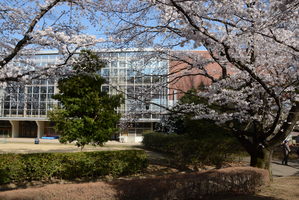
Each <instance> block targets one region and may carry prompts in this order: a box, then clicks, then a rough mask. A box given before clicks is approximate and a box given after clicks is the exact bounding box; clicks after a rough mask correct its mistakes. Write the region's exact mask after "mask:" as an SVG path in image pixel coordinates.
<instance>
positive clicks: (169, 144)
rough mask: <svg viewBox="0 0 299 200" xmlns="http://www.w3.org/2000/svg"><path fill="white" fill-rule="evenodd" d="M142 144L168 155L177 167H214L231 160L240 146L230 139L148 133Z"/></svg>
mask: <svg viewBox="0 0 299 200" xmlns="http://www.w3.org/2000/svg"><path fill="white" fill-rule="evenodd" d="M142 143H143V144H144V146H145V147H146V148H149V149H152V150H156V151H159V152H163V153H169V154H171V155H172V156H173V158H174V159H175V161H176V163H177V165H181V166H184V165H186V164H196V165H216V167H221V165H222V163H223V162H225V161H230V160H232V155H233V154H234V153H237V152H240V149H241V148H240V145H239V144H238V143H236V141H235V140H233V139H231V138H225V139H223V138H211V137H210V138H203V139H192V138H190V137H187V136H185V135H176V134H170V135H166V134H163V133H148V134H145V135H144V138H143V141H142Z"/></svg>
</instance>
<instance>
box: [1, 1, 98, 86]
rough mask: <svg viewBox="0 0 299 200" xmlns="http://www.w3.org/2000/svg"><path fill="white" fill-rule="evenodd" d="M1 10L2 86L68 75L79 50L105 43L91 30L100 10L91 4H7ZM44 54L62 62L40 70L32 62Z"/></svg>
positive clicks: (4, 3) (54, 2)
mask: <svg viewBox="0 0 299 200" xmlns="http://www.w3.org/2000/svg"><path fill="white" fill-rule="evenodd" d="M0 7H1V9H0V84H2V83H4V82H8V81H23V80H28V79H32V78H39V77H41V76H51V75H53V74H63V73H66V72H67V70H65V69H64V70H60V69H61V68H62V67H63V66H65V65H67V64H70V65H71V64H72V59H71V57H72V56H73V54H74V53H75V52H76V51H77V50H78V49H80V48H86V47H88V46H91V45H92V46H94V45H96V44H99V43H100V42H102V41H103V39H101V38H99V37H96V36H95V35H92V34H91V31H90V30H89V24H91V23H92V22H94V21H97V19H96V16H97V10H100V9H99V7H98V6H97V5H95V4H94V2H92V1H89V0H9V1H8V0H3V1H0ZM41 50H51V51H57V52H58V53H59V54H60V55H61V57H60V60H59V61H57V62H56V63H51V64H49V65H47V66H38V65H37V64H36V62H33V61H32V58H34V54H38V51H41Z"/></svg>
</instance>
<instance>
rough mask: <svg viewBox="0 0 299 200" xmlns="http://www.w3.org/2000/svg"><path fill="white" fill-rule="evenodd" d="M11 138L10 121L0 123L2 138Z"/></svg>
mask: <svg viewBox="0 0 299 200" xmlns="http://www.w3.org/2000/svg"><path fill="white" fill-rule="evenodd" d="M10 136H11V124H10V123H9V121H0V137H10Z"/></svg>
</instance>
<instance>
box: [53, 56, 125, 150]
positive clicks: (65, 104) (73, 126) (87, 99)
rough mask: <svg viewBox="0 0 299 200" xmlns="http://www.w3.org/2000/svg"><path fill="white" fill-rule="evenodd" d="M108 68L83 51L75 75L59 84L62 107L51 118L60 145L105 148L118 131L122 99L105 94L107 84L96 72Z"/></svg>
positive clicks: (58, 96) (96, 58)
mask: <svg viewBox="0 0 299 200" xmlns="http://www.w3.org/2000/svg"><path fill="white" fill-rule="evenodd" d="M103 66H104V63H103V62H102V61H100V59H99V58H98V57H97V55H96V54H94V53H92V52H90V51H82V53H81V54H80V56H79V58H78V59H77V62H76V63H75V65H74V72H75V73H74V74H73V75H71V76H69V77H67V78H63V79H61V80H59V81H58V89H59V93H58V94H56V95H54V99H56V100H58V101H59V102H60V103H61V106H60V107H59V108H57V109H55V110H54V111H52V112H51V113H50V114H49V118H50V120H51V121H53V122H55V130H56V131H57V132H58V133H59V134H61V137H60V142H62V143H67V142H73V141H76V145H77V146H78V147H81V148H83V147H84V145H86V144H93V145H103V143H104V142H106V141H108V140H109V139H110V138H111V135H112V134H113V133H115V132H116V131H117V130H118V129H117V126H116V125H117V123H118V121H119V119H120V114H118V113H117V112H116V108H117V107H119V106H120V104H121V103H122V101H123V98H122V96H121V95H108V94H107V93H106V92H104V91H102V89H101V86H102V84H103V83H104V82H105V79H103V78H102V77H101V76H100V75H98V74H97V73H96V72H97V71H98V70H100V69H101V68H102V67H103Z"/></svg>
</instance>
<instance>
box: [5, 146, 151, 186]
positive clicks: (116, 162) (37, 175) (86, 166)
mask: <svg viewBox="0 0 299 200" xmlns="http://www.w3.org/2000/svg"><path fill="white" fill-rule="evenodd" d="M146 167H147V156H146V154H145V152H144V151H140V150H126V151H98V152H79V153H35V154H1V155H0V184H6V183H11V182H24V181H32V180H49V179H51V178H58V179H75V178H96V177H100V176H104V175H112V176H114V177H116V176H121V175H128V174H133V173H137V172H140V171H141V170H143V169H145V168H146Z"/></svg>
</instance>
